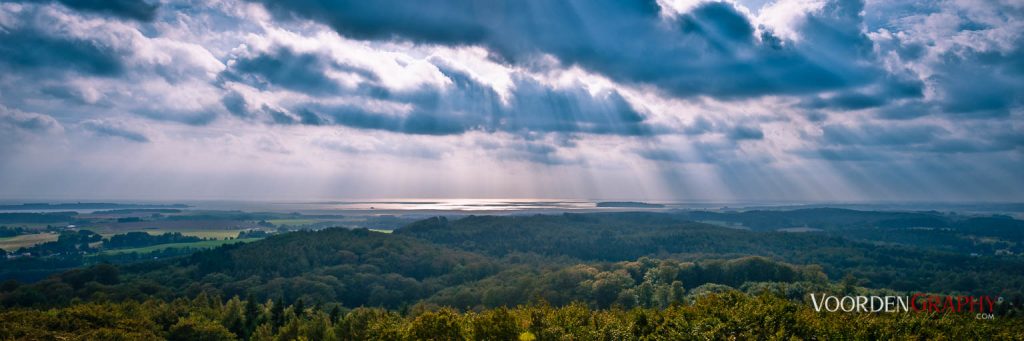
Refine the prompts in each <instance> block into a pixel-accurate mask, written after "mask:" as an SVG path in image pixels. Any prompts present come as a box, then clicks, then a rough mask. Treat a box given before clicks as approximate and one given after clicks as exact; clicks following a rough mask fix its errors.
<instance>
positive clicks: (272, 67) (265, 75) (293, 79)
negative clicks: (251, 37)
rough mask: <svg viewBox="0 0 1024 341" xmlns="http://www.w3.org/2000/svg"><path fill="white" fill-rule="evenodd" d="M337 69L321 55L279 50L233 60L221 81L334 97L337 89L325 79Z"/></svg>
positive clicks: (222, 74) (265, 88) (338, 87)
mask: <svg viewBox="0 0 1024 341" xmlns="http://www.w3.org/2000/svg"><path fill="white" fill-rule="evenodd" d="M338 67H339V65H338V64H335V63H333V62H331V61H330V60H328V58H327V57H325V56H323V55H320V54H316V53H298V52H295V51H293V50H292V49H290V48H287V47H279V48H276V49H274V50H272V51H269V52H267V53H262V54H258V55H255V56H251V57H243V58H238V59H235V60H233V63H232V64H231V65H230V67H229V68H228V69H226V70H225V71H224V72H223V73H221V77H223V78H224V79H226V80H230V81H236V82H243V83H246V84H249V85H251V86H254V87H257V88H259V89H262V90H267V89H269V88H270V87H272V86H277V87H281V88H284V89H289V90H294V91H299V92H304V93H312V94H338V93H339V90H340V89H341V87H340V86H339V84H338V83H337V82H336V81H335V80H334V79H332V78H330V77H328V76H327V73H328V72H331V71H336V70H337V68H338Z"/></svg>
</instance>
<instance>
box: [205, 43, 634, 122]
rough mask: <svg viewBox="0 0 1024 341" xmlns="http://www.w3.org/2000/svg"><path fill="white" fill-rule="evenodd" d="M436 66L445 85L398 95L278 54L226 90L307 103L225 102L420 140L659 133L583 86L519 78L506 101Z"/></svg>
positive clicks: (236, 72)
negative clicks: (287, 94) (238, 87)
mask: <svg viewBox="0 0 1024 341" xmlns="http://www.w3.org/2000/svg"><path fill="white" fill-rule="evenodd" d="M432 62H434V63H437V64H431V65H432V66H433V67H434V68H435V70H437V72H439V73H440V77H441V78H443V79H444V80H445V83H444V85H442V86H436V85H433V84H426V83H425V84H422V85H420V86H418V87H415V88H411V89H395V88H389V87H388V86H387V84H386V83H384V79H383V77H382V76H380V75H379V74H377V72H376V71H371V70H368V69H365V68H361V67H359V66H355V65H346V64H343V63H340V62H338V61H337V60H336V59H334V58H333V57H331V56H328V55H326V54H325V53H322V52H320V53H318V52H303V53H297V52H295V51H293V50H292V49H290V48H287V47H278V48H273V49H271V50H268V51H265V52H263V53H256V54H254V55H252V56H250V57H246V58H241V59H238V60H235V61H234V62H233V63H230V66H229V67H228V69H226V70H225V71H224V72H223V73H222V74H221V76H220V77H219V78H220V82H221V86H222V87H225V88H230V87H232V86H235V85H232V84H244V85H246V86H249V87H252V88H253V89H254V91H261V92H275V91H280V90H287V91H291V92H298V93H300V94H302V95H305V96H308V98H306V99H295V100H291V101H285V102H282V103H278V105H279V106H280V107H281V108H280V109H273V110H267V109H266V108H262V109H261V110H253V109H252V108H251V106H252V105H253V103H255V102H257V101H258V99H255V98H253V99H252V100H248V99H247V97H246V96H245V95H243V94H242V93H240V92H238V91H234V90H229V91H228V92H227V93H226V95H225V96H224V97H223V98H222V100H221V102H222V104H223V105H224V107H225V108H226V109H227V110H228V111H229V112H231V113H233V114H235V115H237V116H241V117H252V116H255V115H264V116H266V115H270V116H271V117H270V120H268V121H270V122H272V123H284V124H291V123H302V124H307V125H324V124H336V125H344V126H348V127H353V128H360V129H374V130H386V131H392V132H400V133H407V134H420V135H451V134H462V133H465V132H467V131H473V130H479V131H486V132H496V131H502V132H514V133H521V134H528V133H534V132H541V133H591V134H616V135H648V134H651V133H652V131H653V129H652V127H650V126H648V124H647V123H646V122H645V116H644V114H642V113H641V112H640V111H639V110H637V109H636V108H635V107H634V105H633V104H631V103H630V102H629V101H628V100H626V99H625V98H624V97H623V96H622V95H621V94H620V93H619V92H617V91H615V90H603V91H597V92H591V90H589V89H588V88H587V87H586V86H585V85H584V84H581V83H576V84H569V85H565V86H555V85H552V84H547V83H545V82H542V81H540V80H538V79H536V78H534V77H531V76H529V75H524V74H515V75H513V76H512V79H511V83H512V86H511V88H512V89H514V90H512V93H511V94H510V95H509V96H508V97H507V98H506V97H503V96H502V95H500V94H499V93H498V92H497V91H496V90H495V89H494V88H493V87H491V86H490V85H487V84H483V83H481V82H480V81H478V80H477V79H476V78H474V77H472V76H471V75H470V74H469V73H467V72H466V71H463V70H459V69H455V68H453V67H451V66H450V65H447V64H446V63H447V62H446V61H443V60H433V61H432ZM339 71H341V72H348V73H350V74H353V75H356V76H358V81H357V82H355V84H351V85H347V86H342V85H341V84H340V82H339V81H336V80H334V79H332V78H330V77H328V76H327V75H328V74H331V73H332V72H339ZM252 96H253V97H255V96H256V95H252ZM339 99H340V100H341V101H340V102H339V101H338V100H339ZM267 108H269V107H267ZM295 117H297V118H298V119H297V120H296V119H295Z"/></svg>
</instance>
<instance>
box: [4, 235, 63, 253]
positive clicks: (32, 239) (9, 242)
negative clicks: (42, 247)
mask: <svg viewBox="0 0 1024 341" xmlns="http://www.w3.org/2000/svg"><path fill="white" fill-rule="evenodd" d="M54 240H57V234H54V233H35V234H23V235H20V236H14V237H7V238H0V249H4V250H6V251H8V252H10V251H14V250H17V249H20V248H23V247H26V246H32V245H36V244H40V243H45V242H49V241H54Z"/></svg>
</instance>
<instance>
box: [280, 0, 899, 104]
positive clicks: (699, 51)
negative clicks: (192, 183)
mask: <svg viewBox="0 0 1024 341" xmlns="http://www.w3.org/2000/svg"><path fill="white" fill-rule="evenodd" d="M260 2H263V3H264V4H265V5H266V6H267V8H269V9H270V10H271V11H272V12H273V13H275V14H276V15H277V16H278V17H285V18H288V17H303V18H310V19H313V20H317V21H320V22H323V23H326V24H327V25H330V26H331V27H333V28H334V29H335V30H337V31H338V32H339V33H341V34H342V35H345V36H348V37H353V38H359V39H373V40H379V39H402V40H411V41H415V42H423V43H436V44H444V45H483V46H486V47H487V48H488V49H489V50H490V51H491V52H492V53H493V54H494V57H495V58H496V59H499V60H503V61H508V62H512V63H521V64H524V65H529V64H530V63H529V62H530V60H532V59H533V58H534V57H536V56H538V55H540V54H545V53H546V54H550V55H553V56H555V57H557V58H558V59H559V60H560V61H562V62H563V63H565V64H570V65H579V66H582V67H584V68H586V69H588V70H591V71H595V72H598V73H601V74H604V75H607V76H609V77H611V78H612V79H614V80H616V81H620V82H624V83H640V84H651V85H655V86H657V87H659V88H661V89H662V90H664V91H666V92H668V93H671V94H673V95H675V96H681V97H689V96H695V95H702V94H706V95H714V96H719V97H739V96H751V95H765V94H799V93H810V92H817V91H822V90H830V89H842V88H847V87H851V86H856V85H861V84H865V83H868V82H870V81H872V80H874V79H876V78H878V77H879V75H880V74H881V71H880V70H878V69H876V68H874V67H865V66H861V65H863V64H864V63H861V61H863V60H865V59H867V58H870V55H871V47H872V45H871V42H870V41H869V40H868V39H867V37H866V36H865V35H864V34H863V33H862V32H861V29H860V28H861V25H860V21H859V20H860V16H859V13H860V11H861V10H862V9H863V4H862V3H861V2H860V1H836V2H831V3H829V4H828V5H827V6H826V8H825V10H824V11H822V12H821V13H818V14H814V15H811V16H810V17H809V18H808V20H807V21H806V23H805V24H804V27H802V28H801V30H802V33H804V34H805V36H804V37H803V39H802V40H801V41H800V43H794V42H786V43H783V42H782V41H781V40H780V39H779V38H777V37H775V36H774V35H772V34H771V33H770V32H768V31H764V33H763V35H762V36H761V37H755V30H754V28H753V26H752V24H751V23H750V22H749V20H748V19H747V18H746V17H744V16H743V15H742V14H740V13H739V12H738V11H737V10H736V9H735V8H733V7H732V5H730V4H728V3H719V2H709V3H704V4H701V5H699V6H697V7H696V8H695V9H693V10H692V11H691V12H689V13H686V14H683V15H681V16H679V17H677V18H672V19H668V20H667V22H666V20H664V19H663V18H662V17H660V16H659V6H658V5H657V3H656V2H655V1H650V0H649V1H625V2H624V1H612V0H595V1H570V2H561V1H542V0H537V1H512V2H502V3H500V4H498V3H490V2H486V3H481V2H477V1H471V0H451V1H441V0H430V1H416V2H409V1H398V0H390V1H388V0H385V1H374V2H365V1H347V0H303V1H288V2H280V1H260ZM758 38H760V39H758Z"/></svg>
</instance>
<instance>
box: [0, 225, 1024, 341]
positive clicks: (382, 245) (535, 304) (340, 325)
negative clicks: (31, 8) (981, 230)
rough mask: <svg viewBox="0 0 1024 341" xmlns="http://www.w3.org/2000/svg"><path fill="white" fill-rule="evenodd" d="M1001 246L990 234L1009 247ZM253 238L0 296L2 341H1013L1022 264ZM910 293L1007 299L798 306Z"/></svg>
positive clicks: (737, 234) (788, 252) (100, 268)
mask: <svg viewBox="0 0 1024 341" xmlns="http://www.w3.org/2000/svg"><path fill="white" fill-rule="evenodd" d="M854 212H856V211H854ZM802 214H804V213H797V214H795V215H797V216H799V215H802ZM885 214H886V215H888V214H890V213H885ZM852 215H858V214H852ZM926 215H931V213H927V214H926ZM867 216H872V215H870V214H867ZM838 217H840V218H837V219H836V220H834V221H833V227H827V226H826V227H827V228H822V230H838V231H841V230H843V229H851V230H857V229H867V228H869V225H867V224H873V226H875V227H876V228H878V229H879V230H881V231H885V230H886V229H890V228H902V226H907V225H906V224H896V223H879V222H885V221H890V220H893V219H905V218H907V217H904V216H896V217H894V218H891V217H890V218H885V219H881V220H874V223H857V225H856V226H854V225H850V224H853V223H851V222H850V220H849V219H848V218H846V217H844V216H843V215H838ZM716 218H718V219H717V220H722V219H721V218H722V217H716ZM910 218H912V219H916V218H915V217H910ZM787 219H794V218H792V217H791V218H787ZM815 219H826V218H821V217H818V218H815ZM858 219H861V218H858ZM872 219H874V218H872ZM944 219H949V218H944ZM993 219H1004V218H1000V217H996V218H993ZM1009 219H1010V220H1011V221H1012V222H1018V221H1016V220H1013V219H1012V218H1009ZM897 221H899V220H897ZM963 221H964V220H961V219H959V218H957V220H954V221H953V224H951V225H950V226H962V224H964V223H963ZM792 224H794V223H791V222H784V223H778V224H776V225H777V226H792ZM811 224H813V223H809V225H811ZM908 224H910V225H914V226H911V227H916V225H920V223H918V222H913V220H912V223H908ZM957 224H961V225H957ZM1012 224H1013V223H1011V225H1012ZM745 225H756V223H751V222H747V223H746V224H745ZM879 225H881V226H879ZM823 226H824V225H823ZM958 228H959V227H958ZM1012 232H1013V231H1012V230H1010V229H1008V231H1004V232H999V233H1002V234H1001V235H1000V236H1003V237H1004V238H1006V239H1005V240H1006V241H1009V242H1015V243H1019V242H1020V241H1019V240H1013V239H1009V238H1012V237H1013V235H1012V234H1007V233H1012ZM261 237H265V238H264V239H262V240H259V241H253V242H249V243H228V244H227V245H224V246H220V247H217V248H213V249H207V250H199V251H195V252H193V253H191V254H187V255H177V256H174V257H166V258H160V259H156V260H153V259H151V258H150V259H149V260H145V259H146V257H140V258H138V260H135V261H130V262H122V263H117V264H115V263H105V262H100V263H97V264H93V265H90V266H84V267H78V268H75V269H72V270H69V271H64V272H60V273H56V274H53V275H50V276H49V277H46V278H45V279H42V280H39V281H35V282H18V281H14V280H8V281H6V282H3V283H2V284H0V305H2V306H3V307H4V308H3V311H2V313H0V338H2V339H62V338H63V339H152V338H166V339H176V340H196V339H223V340H231V339H250V340H272V339H277V340H292V339H309V340H330V339H343V340H357V339H435V340H453V339H474V340H508V339H519V340H530V339H536V340H551V339H583V340H592V339H594V340H596V339H615V340H625V339H637V340H640V339H718V338H742V339H747V338H759V339H769V338H771V339H779V338H801V339H832V338H835V337H838V336H844V337H846V338H857V339H877V338H896V337H899V338H907V337H913V338H928V339H934V338H949V339H962V338H970V339H982V338H984V339H1020V338H1022V337H1024V334H1022V333H1020V330H1024V310H1022V303H1024V302H1022V289H1024V259H1022V258H1021V257H1020V256H1018V255H1011V256H1006V255H1000V256H997V255H969V254H964V253H963V252H953V251H950V247H947V246H944V245H943V244H941V243H942V240H933V241H929V242H928V243H919V244H900V243H893V242H881V241H877V240H876V241H872V240H870V239H867V238H862V237H858V236H853V237H844V236H843V235H842V234H838V233H833V232H822V233H791V232H781V231H776V230H771V229H769V228H759V229H758V228H749V229H737V228H728V227H723V226H719V225H714V224H708V223H703V222H699V221H696V220H695V219H694V218H693V217H692V213H691V214H674V213H653V212H647V213H588V214H558V215H509V216H466V217H451V218H446V217H434V218H429V219H424V220H420V221H416V222H413V223H411V224H408V225H405V226H403V227H401V228H398V229H395V230H394V231H392V232H391V233H385V232H378V231H373V230H368V229H365V228H343V227H338V228H325V229H320V230H302V231H291V232H284V233H275V234H270V235H267V234H263V235H261ZM81 238H85V239H86V240H87V241H89V240H91V241H93V242H95V240H96V238H97V237H96V236H93V235H90V234H87V233H83V234H82V236H81ZM152 238H167V239H170V240H176V239H179V238H182V237H181V236H180V235H174V234H170V235H161V236H142V235H139V234H131V235H124V236H119V237H118V238H117V239H116V240H117V242H116V243H131V244H132V245H135V244H148V243H152V242H153V241H152V240H151V239H152ZM112 240H114V239H113V238H109V239H105V240H103V243H108V242H111V241H112ZM88 243H89V242H85V245H86V246H88V245H89V244H88ZM72 245H74V243H72ZM917 292H925V293H937V294H942V295H993V296H999V297H1001V298H1003V299H1002V300H1001V301H1000V303H999V304H998V305H997V306H996V313H995V314H994V315H995V318H992V319H977V318H976V316H974V315H972V314H962V313H942V314H937V313H901V314H867V313H865V314H859V313H853V314H847V313H826V312H821V313H819V312H815V311H814V310H813V309H811V306H810V304H809V303H808V302H807V301H806V300H807V299H808V295H809V294H810V293H832V294H836V295H854V294H855V295H906V294H909V293H917Z"/></svg>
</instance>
